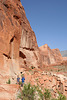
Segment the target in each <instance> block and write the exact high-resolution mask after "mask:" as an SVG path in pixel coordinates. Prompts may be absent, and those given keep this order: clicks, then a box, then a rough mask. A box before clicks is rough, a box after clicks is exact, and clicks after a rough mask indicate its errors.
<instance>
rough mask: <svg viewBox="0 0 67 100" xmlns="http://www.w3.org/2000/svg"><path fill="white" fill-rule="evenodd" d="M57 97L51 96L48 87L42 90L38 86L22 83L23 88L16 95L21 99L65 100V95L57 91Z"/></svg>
mask: <svg viewBox="0 0 67 100" xmlns="http://www.w3.org/2000/svg"><path fill="white" fill-rule="evenodd" d="M58 94H59V96H58V98H57V99H56V98H52V97H51V92H50V90H49V89H45V91H42V89H41V88H39V86H31V85H30V84H24V86H23V90H22V91H21V92H20V94H19V95H18V98H20V99H21V100H66V97H65V96H64V95H63V94H61V93H60V92H58Z"/></svg>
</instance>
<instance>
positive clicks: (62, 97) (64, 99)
mask: <svg viewBox="0 0 67 100" xmlns="http://www.w3.org/2000/svg"><path fill="white" fill-rule="evenodd" d="M58 94H59V96H58V100H66V97H65V96H64V95H63V94H61V93H60V92H58Z"/></svg>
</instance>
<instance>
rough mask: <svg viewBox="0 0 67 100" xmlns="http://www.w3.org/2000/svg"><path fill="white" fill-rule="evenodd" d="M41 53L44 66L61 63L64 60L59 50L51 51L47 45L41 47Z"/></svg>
mask: <svg viewBox="0 0 67 100" xmlns="http://www.w3.org/2000/svg"><path fill="white" fill-rule="evenodd" d="M40 51H41V55H42V61H43V64H44V65H51V64H57V63H61V62H62V60H63V58H62V56H61V54H60V51H59V49H50V48H49V46H48V45H47V44H45V45H43V46H41V47H40Z"/></svg>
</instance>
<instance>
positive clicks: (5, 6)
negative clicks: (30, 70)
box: [0, 0, 38, 83]
mask: <svg viewBox="0 0 67 100" xmlns="http://www.w3.org/2000/svg"><path fill="white" fill-rule="evenodd" d="M29 51H30V53H29ZM35 51H36V52H35ZM37 52H38V45H37V41H36V37H35V34H34V32H33V30H32V29H31V26H30V24H29V22H28V20H27V18H26V15H25V11H24V8H23V6H22V5H21V2H20V0H0V69H1V70H0V78H4V79H6V80H7V79H8V78H9V77H12V78H14V76H16V74H18V70H19V67H20V66H22V67H23V66H27V65H28V64H29V65H30V62H32V61H33V58H34V59H35V57H36V53H37ZM34 55H35V57H34ZM19 62H20V65H19ZM27 62H28V64H27ZM34 62H35V63H38V62H36V60H34ZM29 65H28V66H29ZM7 71H8V73H7ZM5 82H6V81H5ZM5 82H3V83H5ZM0 83H1V81H0Z"/></svg>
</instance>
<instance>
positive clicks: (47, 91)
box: [44, 89, 51, 100]
mask: <svg viewBox="0 0 67 100" xmlns="http://www.w3.org/2000/svg"><path fill="white" fill-rule="evenodd" d="M44 97H45V100H50V97H51V93H50V91H49V89H45V92H44Z"/></svg>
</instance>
